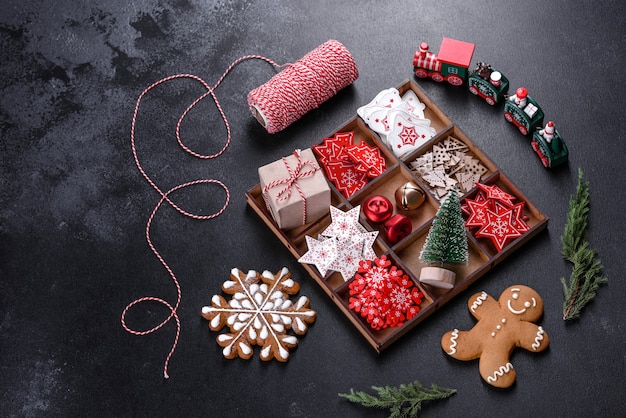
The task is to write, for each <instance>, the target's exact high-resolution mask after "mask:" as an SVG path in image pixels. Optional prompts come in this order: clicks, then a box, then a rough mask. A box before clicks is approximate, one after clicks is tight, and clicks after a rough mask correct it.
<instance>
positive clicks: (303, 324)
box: [202, 267, 317, 362]
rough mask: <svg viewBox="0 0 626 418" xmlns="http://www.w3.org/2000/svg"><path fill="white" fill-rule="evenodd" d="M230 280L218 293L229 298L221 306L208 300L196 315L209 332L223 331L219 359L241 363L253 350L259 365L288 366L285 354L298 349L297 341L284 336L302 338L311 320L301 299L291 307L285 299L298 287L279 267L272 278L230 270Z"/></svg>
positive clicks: (310, 312) (266, 273)
mask: <svg viewBox="0 0 626 418" xmlns="http://www.w3.org/2000/svg"><path fill="white" fill-rule="evenodd" d="M230 277H231V280H227V281H225V282H224V283H223V284H222V291H223V292H224V293H227V294H229V295H232V299H231V300H230V301H226V299H225V298H224V297H222V296H220V295H214V296H213V298H212V299H211V306H204V307H203V308H202V316H203V317H204V318H205V319H206V320H208V321H209V328H210V329H211V330H212V331H220V330H221V329H222V328H223V327H224V326H227V327H228V329H229V332H226V333H222V334H220V335H218V336H217V343H218V344H219V345H220V347H223V350H222V353H223V354H224V357H226V358H228V359H233V358H236V357H240V358H242V359H246V360H247V359H249V358H251V357H252V355H253V354H254V350H253V346H255V345H258V346H259V347H261V351H260V354H259V355H260V357H261V360H263V361H269V360H271V359H273V358H275V359H277V360H278V361H281V362H286V361H288V360H289V350H290V349H291V348H294V347H295V346H297V345H298V339H297V337H296V336H293V335H290V334H288V333H287V332H288V331H289V329H292V330H293V331H294V332H295V333H296V334H298V335H304V334H306V332H307V331H308V328H309V324H312V323H313V322H314V321H315V318H316V315H317V314H316V312H315V311H314V310H312V309H310V308H309V304H310V302H309V299H308V298H307V297H306V296H301V297H300V298H299V299H298V300H297V301H296V302H295V303H294V302H292V301H291V300H290V299H289V296H290V295H295V294H296V293H298V291H299V290H300V285H299V284H298V283H297V282H295V281H294V280H292V279H291V273H290V272H289V270H288V269H287V268H284V267H283V269H282V270H281V271H279V272H278V273H277V274H276V275H274V274H273V273H271V272H270V271H267V270H266V271H264V272H263V273H262V274H259V273H258V272H256V271H254V270H250V271H249V272H248V273H247V274H246V273H244V272H242V271H241V270H239V269H237V268H234V269H232V270H231V272H230Z"/></svg>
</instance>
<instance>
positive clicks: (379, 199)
mask: <svg viewBox="0 0 626 418" xmlns="http://www.w3.org/2000/svg"><path fill="white" fill-rule="evenodd" d="M361 209H362V210H363V215H365V217H366V218H367V220H368V221H370V222H371V223H373V224H379V223H381V222H385V221H386V220H387V219H389V218H390V217H391V214H392V213H393V205H392V204H391V201H390V200H389V199H387V198H386V197H385V196H381V195H376V196H372V197H370V198H368V199H367V200H366V201H365V202H363V205H361Z"/></svg>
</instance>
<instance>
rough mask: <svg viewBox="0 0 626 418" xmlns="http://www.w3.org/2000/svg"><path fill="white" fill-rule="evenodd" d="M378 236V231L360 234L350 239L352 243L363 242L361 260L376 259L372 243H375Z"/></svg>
mask: <svg viewBox="0 0 626 418" xmlns="http://www.w3.org/2000/svg"><path fill="white" fill-rule="evenodd" d="M377 236H378V231H374V232H362V233H360V234H359V235H354V236H353V237H352V242H357V241H361V242H363V253H362V257H363V260H373V259H375V258H376V257H377V255H376V253H375V252H374V248H373V245H374V242H375V241H376V237H377Z"/></svg>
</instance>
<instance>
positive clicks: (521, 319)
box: [441, 285, 550, 388]
mask: <svg viewBox="0 0 626 418" xmlns="http://www.w3.org/2000/svg"><path fill="white" fill-rule="evenodd" d="M467 306H468V308H469V310H470V312H471V313H472V315H474V317H475V318H476V319H477V320H478V323H476V325H475V326H474V328H472V329H471V330H469V331H459V330H458V329H455V330H453V331H448V332H447V333H445V334H444V335H443V337H442V338H441V348H443V350H444V351H445V352H446V354H448V355H450V356H451V357H454V358H455V359H457V360H474V359H480V360H479V370H480V375H481V376H482V378H483V379H484V380H485V381H486V382H487V383H489V384H490V385H492V386H495V387H498V388H508V387H510V386H511V385H512V384H513V383H514V382H515V377H516V373H515V369H513V365H512V364H511V362H510V358H511V353H512V352H513V350H514V349H515V347H522V348H525V349H526V350H528V351H532V352H539V351H543V350H545V349H546V348H547V347H548V345H549V344H550V338H549V337H548V334H547V333H546V332H545V331H544V329H543V328H542V327H541V326H538V325H535V324H534V323H533V322H536V321H538V320H539V318H541V315H543V300H541V297H540V296H539V294H538V293H537V292H536V291H534V290H533V289H531V288H530V287H527V286H523V285H515V286H511V287H509V288H508V289H506V290H505V291H504V292H502V294H501V295H500V299H499V300H495V299H494V298H493V297H491V296H489V295H488V294H487V293H485V292H481V293H476V294H475V295H473V296H472V297H471V298H470V299H469V301H468V303H467Z"/></svg>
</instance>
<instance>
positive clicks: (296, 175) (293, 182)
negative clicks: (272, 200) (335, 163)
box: [263, 150, 320, 225]
mask: <svg viewBox="0 0 626 418" xmlns="http://www.w3.org/2000/svg"><path fill="white" fill-rule="evenodd" d="M293 155H295V156H296V158H297V160H298V163H297V164H296V166H295V168H294V169H293V170H292V169H291V166H290V165H289V162H288V161H287V158H285V157H283V158H282V160H283V164H285V167H286V168H287V172H289V177H287V178H284V179H280V180H274V181H272V182H270V183H268V184H266V185H265V188H264V189H263V194H266V193H267V192H268V191H269V190H271V189H273V188H274V187H276V186H279V185H281V184H284V185H285V187H284V188H282V189H281V190H280V191H279V192H278V193H276V200H278V201H279V202H282V201H283V200H288V199H289V198H290V197H291V188H292V187H293V186H296V190H298V193H299V194H300V197H301V198H302V225H304V224H306V196H305V194H304V192H303V191H302V188H301V187H300V185H299V184H298V180H300V179H303V178H305V177H309V176H312V175H313V174H314V173H315V172H316V171H317V170H319V169H320V167H319V166H318V165H317V164H315V162H313V161H309V160H305V161H302V159H301V158H300V150H295V151H294V152H293ZM306 165H310V166H312V167H313V168H312V169H310V170H307V171H302V167H304V166H306ZM266 205H267V206H268V210H269V205H268V204H267V202H266Z"/></svg>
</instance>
